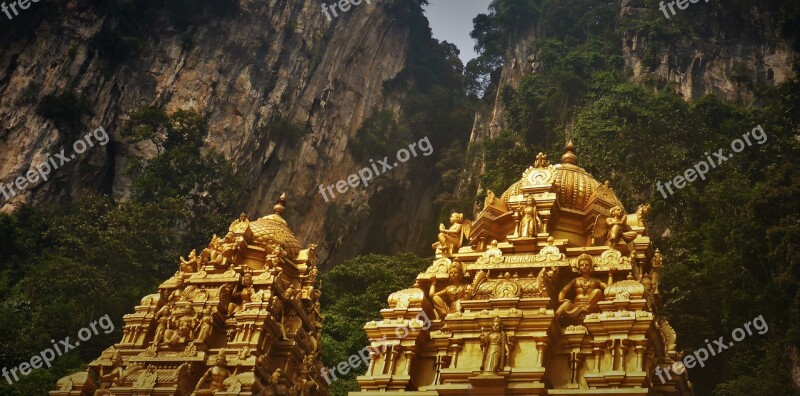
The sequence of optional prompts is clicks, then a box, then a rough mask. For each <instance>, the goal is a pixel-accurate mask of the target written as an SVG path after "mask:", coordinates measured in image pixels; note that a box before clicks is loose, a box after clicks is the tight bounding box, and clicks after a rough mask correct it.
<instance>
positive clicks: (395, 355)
mask: <svg viewBox="0 0 800 396" xmlns="http://www.w3.org/2000/svg"><path fill="white" fill-rule="evenodd" d="M401 349H402V347H401V346H400V345H393V346H392V351H391V356H392V360H391V362H390V364H389V372H388V373H386V374H389V375H394V369H395V366H397V359H398V358H399V357H400V350H401Z"/></svg>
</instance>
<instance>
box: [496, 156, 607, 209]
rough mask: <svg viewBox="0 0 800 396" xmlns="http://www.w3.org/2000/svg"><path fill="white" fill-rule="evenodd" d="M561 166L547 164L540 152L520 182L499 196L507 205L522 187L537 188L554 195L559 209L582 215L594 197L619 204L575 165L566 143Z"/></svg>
mask: <svg viewBox="0 0 800 396" xmlns="http://www.w3.org/2000/svg"><path fill="white" fill-rule="evenodd" d="M561 162H562V163H561V164H556V165H550V163H549V161H547V156H546V155H544V154H542V153H540V154H539V155H538V156H537V160H536V165H535V166H532V167H530V168H528V169H527V170H526V171H525V172H524V173H523V174H522V179H520V180H519V181H518V182H516V183H514V184H512V185H511V187H509V188H508V189H507V190H506V191H505V192H504V193H503V195H502V199H503V200H504V201H506V202H508V199H509V198H510V197H511V196H513V195H518V194H521V193H522V190H523V189H524V188H525V187H538V189H540V190H544V191H549V192H553V193H556V198H557V200H558V204H559V208H561V209H562V210H567V211H573V212H585V211H587V209H588V206H589V205H590V204H591V203H592V202H593V199H592V197H593V196H597V197H599V198H601V199H603V200H605V201H607V202H609V203H611V204H614V205H620V201H619V199H618V198H617V196H616V195H615V194H614V192H613V191H612V190H611V189H610V188H609V187H608V185H607V184H605V185H604V184H602V183H600V182H599V181H597V180H596V179H595V178H594V177H592V175H591V174H590V173H589V172H587V171H586V170H585V169H583V168H581V167H579V166H577V165H576V164H577V162H578V157H577V156H576V155H575V146H574V145H573V144H572V141H570V142H569V143H567V145H566V147H565V152H564V155H563V156H561Z"/></svg>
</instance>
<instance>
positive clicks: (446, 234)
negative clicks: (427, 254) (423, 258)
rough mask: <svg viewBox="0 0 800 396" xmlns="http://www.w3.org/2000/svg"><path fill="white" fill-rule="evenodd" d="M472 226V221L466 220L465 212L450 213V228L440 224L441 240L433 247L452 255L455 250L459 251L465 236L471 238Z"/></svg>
mask: <svg viewBox="0 0 800 396" xmlns="http://www.w3.org/2000/svg"><path fill="white" fill-rule="evenodd" d="M471 227H472V223H471V222H470V221H469V220H464V215H463V214H461V213H453V214H452V215H450V228H447V227H445V226H444V224H439V237H438V239H439V241H438V242H436V243H434V244H433V246H432V247H433V249H434V250H437V251H441V252H442V255H444V256H446V257H450V256H452V255H453V253H454V252H458V248H460V247H461V242H462V241H463V240H464V238H469V232H470V228H471Z"/></svg>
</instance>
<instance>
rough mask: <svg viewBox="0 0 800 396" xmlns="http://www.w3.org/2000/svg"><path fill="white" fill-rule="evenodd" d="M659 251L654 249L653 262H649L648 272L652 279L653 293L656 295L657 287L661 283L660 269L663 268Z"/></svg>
mask: <svg viewBox="0 0 800 396" xmlns="http://www.w3.org/2000/svg"><path fill="white" fill-rule="evenodd" d="M662 260H664V258H663V257H662V256H661V251H660V250H658V249H656V252H655V254H654V255H653V260H652V261H651V262H650V272H651V274H652V278H653V293H655V294H658V285H659V284H660V283H661V269H662V268H663V264H662Z"/></svg>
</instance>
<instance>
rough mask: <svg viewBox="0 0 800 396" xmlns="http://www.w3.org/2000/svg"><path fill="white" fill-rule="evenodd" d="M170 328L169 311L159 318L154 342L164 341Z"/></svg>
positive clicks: (156, 343)
mask: <svg viewBox="0 0 800 396" xmlns="http://www.w3.org/2000/svg"><path fill="white" fill-rule="evenodd" d="M168 328H169V311H167V315H163V316H161V317H159V318H158V326H157V327H156V332H155V335H154V336H153V344H155V345H158V344H160V343H161V342H163V341H164V334H165V333H166V331H167V329H168Z"/></svg>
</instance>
